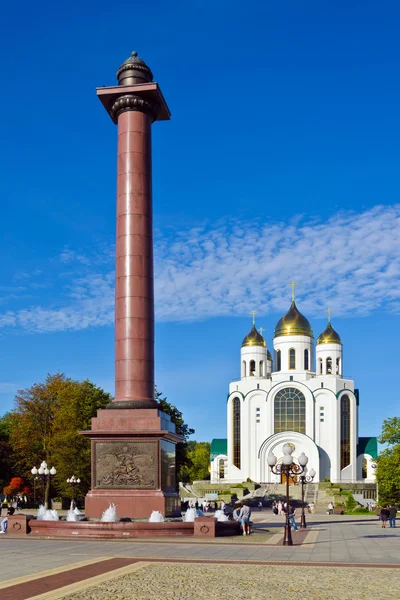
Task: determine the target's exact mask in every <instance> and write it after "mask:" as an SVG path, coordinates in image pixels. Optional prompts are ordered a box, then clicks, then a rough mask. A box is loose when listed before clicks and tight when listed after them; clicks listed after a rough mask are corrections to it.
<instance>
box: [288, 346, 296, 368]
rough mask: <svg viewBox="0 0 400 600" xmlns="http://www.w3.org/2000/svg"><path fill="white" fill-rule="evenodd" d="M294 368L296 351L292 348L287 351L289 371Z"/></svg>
mask: <svg viewBox="0 0 400 600" xmlns="http://www.w3.org/2000/svg"><path fill="white" fill-rule="evenodd" d="M295 368H296V350H295V349H294V348H290V350H289V369H295Z"/></svg>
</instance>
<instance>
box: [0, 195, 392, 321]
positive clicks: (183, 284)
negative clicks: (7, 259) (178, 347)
mask: <svg viewBox="0 0 400 600" xmlns="http://www.w3.org/2000/svg"><path fill="white" fill-rule="evenodd" d="M156 240H157V241H156V247H155V276H156V282H155V290H156V317H157V319H158V320H160V321H183V320H184V321H194V320H200V319H207V318H209V317H211V316H212V317H215V316H242V315H247V314H248V313H249V311H250V310H252V309H253V308H254V309H255V310H257V312H258V313H259V314H266V313H281V312H282V311H284V310H286V309H287V307H288V302H289V298H290V290H289V289H288V288H287V287H286V285H287V283H289V282H290V281H291V280H292V279H293V278H294V279H295V281H296V282H297V283H298V284H299V287H298V288H297V295H298V297H299V304H300V305H301V310H302V311H303V312H304V313H305V314H307V315H308V316H309V317H313V316H322V315H323V314H324V312H323V311H324V310H325V308H326V307H327V306H330V307H331V308H332V309H334V311H335V316H339V315H342V316H344V315H346V316H353V315H367V314H369V313H371V312H373V311H374V310H377V309H384V310H387V311H391V312H398V311H399V308H400V205H396V206H391V207H386V206H377V207H374V208H373V209H371V210H368V211H365V212H363V213H355V212H354V213H338V214H336V215H334V216H333V217H331V218H330V219H329V220H327V221H325V222H321V221H318V220H313V221H312V222H311V221H310V222H307V221H306V220H305V219H304V218H300V217H298V218H296V219H295V220H293V221H292V222H290V223H285V222H281V223H276V222H271V223H262V222H259V221H254V222H252V223H241V222H239V221H234V220H231V221H229V222H228V221H227V222H225V223H217V224H214V225H213V226H203V227H196V228H192V229H188V230H186V231H177V232H173V233H171V232H169V234H168V235H165V236H163V235H161V234H160V233H157V236H156ZM60 261H61V264H62V263H64V264H65V263H68V264H70V263H71V262H75V264H76V265H77V266H76V268H75V269H74V270H73V271H72V272H69V273H68V272H67V273H62V272H60V275H61V276H62V277H63V280H65V287H64V288H63V293H62V294H61V295H59V296H58V297H53V298H52V302H51V306H49V305H46V304H45V303H44V302H43V303H39V305H37V306H31V307H28V306H27V307H26V308H23V309H21V310H17V311H13V310H8V311H7V312H5V313H3V314H1V313H0V327H7V326H8V327H19V328H22V329H23V330H28V331H35V332H51V331H63V330H77V329H84V328H87V327H99V326H103V325H110V324H112V322H113V307H114V290H113V283H114V274H113V271H111V270H110V266H109V265H110V249H109V248H101V249H99V250H98V251H93V252H92V254H91V256H90V258H87V259H86V258H85V253H84V252H81V251H79V252H78V251H76V252H75V251H70V250H68V251H67V250H64V251H63V254H62V255H61V257H60ZM79 269H80V270H79Z"/></svg>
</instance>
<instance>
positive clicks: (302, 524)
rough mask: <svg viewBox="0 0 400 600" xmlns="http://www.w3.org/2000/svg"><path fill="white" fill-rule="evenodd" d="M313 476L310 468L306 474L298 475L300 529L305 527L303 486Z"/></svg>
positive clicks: (310, 480) (309, 481) (313, 473)
mask: <svg viewBox="0 0 400 600" xmlns="http://www.w3.org/2000/svg"><path fill="white" fill-rule="evenodd" d="M314 477H315V471H314V469H311V471H310V472H309V474H308V475H306V474H304V475H299V483H300V484H301V519H300V527H301V528H302V529H306V528H307V523H306V513H305V511H304V487H305V485H306V484H307V483H311V482H312V480H313V479H314Z"/></svg>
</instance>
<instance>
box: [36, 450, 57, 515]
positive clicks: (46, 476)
mask: <svg viewBox="0 0 400 600" xmlns="http://www.w3.org/2000/svg"><path fill="white" fill-rule="evenodd" d="M31 473H32V475H33V477H34V480H33V481H34V482H35V479H36V476H37V475H39V477H40V479H41V480H42V488H43V503H44V507H45V509H46V510H47V509H48V508H49V502H48V500H47V499H46V487H47V484H49V488H50V481H51V478H52V477H54V475H55V474H56V473H57V470H56V469H55V468H54V467H51V469H49V468H48V467H47V463H46V461H43V462H42V464H41V465H40V467H39V468H38V469H37V468H36V467H33V469H31Z"/></svg>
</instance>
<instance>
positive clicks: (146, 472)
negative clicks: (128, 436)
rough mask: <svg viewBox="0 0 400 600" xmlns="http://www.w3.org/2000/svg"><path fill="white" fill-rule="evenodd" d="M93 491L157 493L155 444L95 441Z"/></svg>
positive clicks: (156, 452) (147, 442) (156, 447)
mask: <svg viewBox="0 0 400 600" xmlns="http://www.w3.org/2000/svg"><path fill="white" fill-rule="evenodd" d="M94 487H95V488H97V489H108V490H125V489H126V490H156V489H158V488H159V481H158V444H157V442H156V441H138V440H135V441H120V440H118V441H108V442H101V441H96V442H95V443H94Z"/></svg>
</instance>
